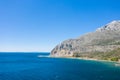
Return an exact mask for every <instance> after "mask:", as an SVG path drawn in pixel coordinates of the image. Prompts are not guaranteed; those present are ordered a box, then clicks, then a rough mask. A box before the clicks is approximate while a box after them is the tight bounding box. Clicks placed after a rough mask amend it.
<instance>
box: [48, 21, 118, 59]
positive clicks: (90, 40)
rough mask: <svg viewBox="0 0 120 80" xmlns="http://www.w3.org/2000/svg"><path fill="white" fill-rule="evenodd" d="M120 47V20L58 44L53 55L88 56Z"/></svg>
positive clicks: (52, 52)
mask: <svg viewBox="0 0 120 80" xmlns="http://www.w3.org/2000/svg"><path fill="white" fill-rule="evenodd" d="M117 48H120V21H112V22H111V23H109V24H107V25H105V26H103V27H101V28H98V29H97V30H96V31H95V32H91V33H87V34H85V35H83V36H81V37H78V38H76V39H68V40H66V41H63V42H62V43H60V44H58V45H57V46H56V47H55V48H54V49H53V50H52V51H51V54H50V55H51V56H53V57H72V56H75V55H76V53H77V55H78V54H79V56H81V55H84V56H87V55H88V54H90V53H95V52H99V53H100V54H102V53H105V52H110V51H112V50H115V49H117Z"/></svg>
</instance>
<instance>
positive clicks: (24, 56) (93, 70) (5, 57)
mask: <svg viewBox="0 0 120 80" xmlns="http://www.w3.org/2000/svg"><path fill="white" fill-rule="evenodd" d="M49 54H50V53H38V52H1V53H0V80H120V66H115V64H116V63H115V62H105V61H92V60H80V59H69V58H49V57H47V56H48V55H49ZM39 55H40V56H42V57H38V56H39Z"/></svg>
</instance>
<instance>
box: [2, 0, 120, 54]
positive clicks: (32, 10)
mask: <svg viewBox="0 0 120 80" xmlns="http://www.w3.org/2000/svg"><path fill="white" fill-rule="evenodd" d="M119 3H120V1H119V0H109V1H108V0H99V1H98V0H12V1H11V0H1V1H0V10H1V11H0V15H1V18H0V22H1V23H0V37H1V39H0V52H50V51H51V50H52V49H53V48H54V47H55V46H56V45H57V44H59V43H60V42H62V41H64V40H66V39H69V38H76V37H79V36H81V35H82V34H84V33H87V32H92V31H95V30H96V29H97V28H99V27H101V26H103V25H105V24H107V23H109V22H111V21H113V20H120V5H119Z"/></svg>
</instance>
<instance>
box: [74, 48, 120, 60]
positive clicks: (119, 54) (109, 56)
mask: <svg viewBox="0 0 120 80" xmlns="http://www.w3.org/2000/svg"><path fill="white" fill-rule="evenodd" d="M73 57H87V58H95V59H99V60H109V61H118V60H119V59H120V48H117V49H115V50H112V51H108V52H92V53H77V52H76V53H74V55H73Z"/></svg>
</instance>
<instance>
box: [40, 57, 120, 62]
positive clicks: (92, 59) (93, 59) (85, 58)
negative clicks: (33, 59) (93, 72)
mask: <svg viewBox="0 0 120 80" xmlns="http://www.w3.org/2000/svg"><path fill="white" fill-rule="evenodd" d="M38 57H47V58H66V59H78V60H90V61H104V62H116V63H120V62H119V61H110V60H100V59H95V58H87V57H53V56H38Z"/></svg>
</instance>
